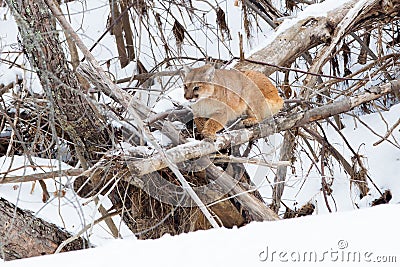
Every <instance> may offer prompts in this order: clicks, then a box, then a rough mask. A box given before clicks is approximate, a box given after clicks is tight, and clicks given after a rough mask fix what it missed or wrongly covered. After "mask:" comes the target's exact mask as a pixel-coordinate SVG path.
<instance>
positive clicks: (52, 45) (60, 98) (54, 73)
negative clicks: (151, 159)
mask: <svg viewBox="0 0 400 267" xmlns="http://www.w3.org/2000/svg"><path fill="white" fill-rule="evenodd" d="M7 4H8V5H9V6H10V8H11V10H12V11H13V15H14V17H15V19H16V22H17V25H18V28H19V32H20V34H21V36H22V44H23V47H24V51H25V53H26V55H27V56H28V57H29V61H30V63H31V64H32V66H33V67H34V68H35V70H36V71H37V74H38V76H39V79H40V82H41V84H42V87H43V90H44V92H45V94H46V96H47V98H48V100H49V102H50V105H52V106H53V108H54V113H53V114H51V115H52V117H53V118H52V119H53V120H56V121H58V122H59V123H60V124H61V127H62V129H63V130H64V131H65V132H66V133H67V134H68V136H69V137H70V138H71V139H72V141H73V143H74V146H75V151H76V154H77V156H78V159H79V160H80V161H81V164H82V165H83V167H84V168H87V167H88V166H90V165H91V163H90V161H92V160H95V159H96V158H98V154H97V153H96V152H100V151H102V150H103V151H104V150H106V149H107V147H108V145H109V144H110V138H109V136H112V134H110V135H108V134H107V131H106V130H107V127H106V123H105V121H104V118H103V117H102V116H100V115H99V113H98V111H97V110H96V108H94V107H93V106H92V105H91V103H90V102H89V101H88V96H87V95H86V92H84V91H83V90H82V89H81V85H80V84H79V82H78V78H77V77H76V75H75V73H74V72H73V71H72V69H71V68H70V66H69V65H68V62H67V58H66V57H65V53H64V51H63V49H62V46H61V43H60V40H59V38H58V33H57V29H56V27H55V19H54V17H53V15H52V14H51V12H50V11H49V9H48V7H47V5H46V3H45V2H44V1H42V0H40V1H33V0H27V1H7ZM53 123H54V122H53ZM53 134H55V132H53ZM87 162H88V164H87Z"/></svg>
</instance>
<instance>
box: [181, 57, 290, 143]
mask: <svg viewBox="0 0 400 267" xmlns="http://www.w3.org/2000/svg"><path fill="white" fill-rule="evenodd" d="M184 85H185V98H186V99H192V100H195V101H196V102H194V103H193V104H192V105H191V107H192V110H193V113H194V117H195V123H196V126H197V127H198V128H199V131H201V133H202V135H203V136H204V137H205V138H207V139H215V133H216V132H218V131H220V130H221V129H223V128H224V126H225V125H226V124H227V123H228V122H229V121H232V120H234V119H237V118H238V117H239V116H241V115H242V114H247V116H248V117H247V119H245V120H244V121H243V123H244V124H245V125H246V126H251V125H254V124H257V123H258V122H260V121H262V120H264V119H265V118H268V117H270V116H272V115H273V114H275V113H277V112H278V111H279V110H280V109H281V108H282V105H283V100H282V98H280V96H279V95H278V90H277V89H276V87H275V86H274V85H273V84H272V83H271V81H270V80H269V79H268V78H267V77H266V76H265V75H264V74H262V73H260V72H256V71H245V72H243V73H242V72H240V71H237V70H218V69H214V67H213V66H211V65H205V66H202V67H200V68H195V69H192V70H190V71H187V73H186V75H185V81H184ZM200 118H201V119H200ZM204 118H206V120H205V119H204Z"/></svg>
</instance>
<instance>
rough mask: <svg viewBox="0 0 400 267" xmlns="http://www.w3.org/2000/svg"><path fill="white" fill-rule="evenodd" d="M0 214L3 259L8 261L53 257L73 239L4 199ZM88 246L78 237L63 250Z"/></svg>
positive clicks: (1, 200) (0, 256)
mask: <svg viewBox="0 0 400 267" xmlns="http://www.w3.org/2000/svg"><path fill="white" fill-rule="evenodd" d="M0 214H1V216H0V229H2V230H1V231H0V258H2V259H4V260H6V261H8V260H15V259H22V258H28V257H34V256H40V255H46V254H53V253H54V252H55V250H56V249H57V247H58V246H59V245H60V244H61V243H62V242H63V241H64V240H66V239H68V238H69V237H71V236H72V235H71V234H70V233H68V232H67V231H65V230H63V229H60V228H59V227H58V226H57V225H55V224H52V223H48V222H46V221H44V220H42V219H39V218H37V217H35V216H34V215H33V214H32V213H31V212H30V211H26V210H22V209H20V208H18V207H16V206H14V205H13V204H12V203H10V202H8V201H7V200H5V199H3V198H0ZM87 247H88V243H87V242H86V240H84V239H82V238H78V239H76V240H74V241H73V242H71V243H69V244H68V245H67V246H66V247H64V249H63V251H72V250H79V249H83V248H87Z"/></svg>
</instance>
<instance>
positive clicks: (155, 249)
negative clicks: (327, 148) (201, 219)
mask: <svg viewBox="0 0 400 267" xmlns="http://www.w3.org/2000/svg"><path fill="white" fill-rule="evenodd" d="M399 213H400V206H399V205H381V206H377V207H374V208H371V209H364V210H358V211H351V212H342V213H337V214H326V215H320V216H309V217H302V218H296V219H289V220H284V221H276V222H262V223H259V222H253V223H251V224H249V225H247V226H245V227H242V228H240V229H230V230H229V229H213V230H208V231H197V232H194V233H189V234H181V235H179V236H163V237H162V238H160V239H157V240H116V241H112V242H109V243H108V244H107V245H104V246H102V247H99V248H94V249H89V250H83V251H76V252H67V253H61V254H58V255H48V256H42V257H35V258H29V259H23V260H17V261H11V262H7V263H3V265H2V266H4V267H12V266H15V267H17V266H18V267H19V266H29V267H45V266H57V267H63V266H66V267H70V266H96V267H101V266H108V267H109V266H165V267H167V266H173V267H186V266H193V267H194V266H201V267H204V266H314V265H313V264H315V262H317V263H319V264H321V265H322V264H323V266H339V264H340V266H342V265H344V266H381V265H380V264H378V263H383V262H386V264H385V265H382V266H398V264H399V262H400V251H399V246H398V240H399V238H400V231H398V227H399V224H398V218H399V217H398V214H399ZM0 265H1V263H0Z"/></svg>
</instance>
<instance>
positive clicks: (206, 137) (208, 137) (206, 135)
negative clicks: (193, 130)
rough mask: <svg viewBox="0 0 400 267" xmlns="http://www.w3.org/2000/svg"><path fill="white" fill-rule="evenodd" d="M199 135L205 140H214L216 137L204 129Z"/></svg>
mask: <svg viewBox="0 0 400 267" xmlns="http://www.w3.org/2000/svg"><path fill="white" fill-rule="evenodd" d="M201 135H202V136H203V140H205V141H207V142H214V141H215V139H216V138H217V136H216V134H215V133H213V132H210V131H206V130H204V131H202V132H201Z"/></svg>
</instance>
